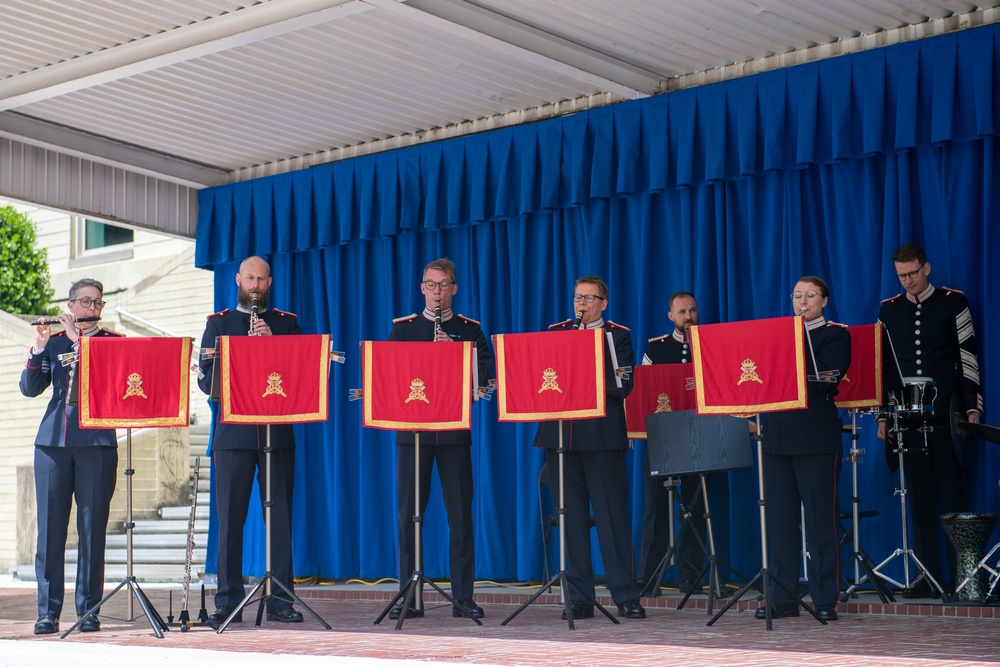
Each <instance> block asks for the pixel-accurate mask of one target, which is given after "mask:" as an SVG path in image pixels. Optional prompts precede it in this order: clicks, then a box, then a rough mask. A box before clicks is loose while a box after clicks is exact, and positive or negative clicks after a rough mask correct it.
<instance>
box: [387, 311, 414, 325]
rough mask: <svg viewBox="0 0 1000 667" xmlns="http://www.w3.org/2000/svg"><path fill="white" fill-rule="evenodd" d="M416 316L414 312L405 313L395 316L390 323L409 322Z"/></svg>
mask: <svg viewBox="0 0 1000 667" xmlns="http://www.w3.org/2000/svg"><path fill="white" fill-rule="evenodd" d="M416 317H417V314H416V313H410V314H409V315H406V316H405V317H397V318H396V319H394V320H393V321H392V323H393V324H399V323H400V322H410V321H412V320H413V319H415V318H416Z"/></svg>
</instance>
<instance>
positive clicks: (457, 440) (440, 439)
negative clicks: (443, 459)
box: [389, 313, 496, 445]
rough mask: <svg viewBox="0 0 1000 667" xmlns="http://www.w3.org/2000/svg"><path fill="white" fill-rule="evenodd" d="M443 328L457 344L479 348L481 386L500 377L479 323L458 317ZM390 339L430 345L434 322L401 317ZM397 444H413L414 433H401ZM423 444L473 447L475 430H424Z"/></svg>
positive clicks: (425, 319)
mask: <svg viewBox="0 0 1000 667" xmlns="http://www.w3.org/2000/svg"><path fill="white" fill-rule="evenodd" d="M441 329H442V330H443V331H444V332H445V333H446V334H448V337H449V338H451V339H452V340H454V341H458V342H463V343H464V342H465V341H468V340H471V341H472V342H473V344H474V345H475V347H476V352H477V355H478V364H477V365H478V368H479V385H480V386H485V385H486V383H487V382H489V381H490V380H492V379H493V378H494V377H496V371H495V368H494V366H495V365H494V363H493V351H492V350H491V349H490V344H489V342H488V341H487V340H486V336H485V335H484V334H483V330H482V329H481V328H480V326H479V322H477V321H476V320H474V319H472V318H469V317H466V316H465V315H459V314H456V315H454V316H453V317H451V318H450V319H448V320H447V321H444V322H442V323H441ZM389 340H396V341H406V342H410V343H419V342H423V341H426V342H428V343H430V342H433V340H434V320H429V319H427V318H426V317H424V316H423V315H418V314H416V313H414V314H412V315H407V316H406V317H399V318H396V319H395V320H393V321H392V331H390V332H389ZM396 444H397V445H412V444H413V431H397V432H396ZM420 444H421V445H425V444H436V445H471V444H472V431H421V432H420Z"/></svg>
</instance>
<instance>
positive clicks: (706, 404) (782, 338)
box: [691, 316, 808, 415]
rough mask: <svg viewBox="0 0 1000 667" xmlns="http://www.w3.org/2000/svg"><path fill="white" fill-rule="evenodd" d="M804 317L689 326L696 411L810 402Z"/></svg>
mask: <svg viewBox="0 0 1000 667" xmlns="http://www.w3.org/2000/svg"><path fill="white" fill-rule="evenodd" d="M803 341H804V329H803V323H802V317H801V316H795V317H776V318H771V319H763V320H749V321H745V322H731V323H727V324H708V325H703V326H694V327H691V350H692V353H693V358H694V382H695V394H696V397H697V409H698V414H716V415H731V414H749V413H755V412H779V411H782V410H796V409H800V408H804V407H806V406H807V401H808V398H807V394H806V361H805V348H804V342H803Z"/></svg>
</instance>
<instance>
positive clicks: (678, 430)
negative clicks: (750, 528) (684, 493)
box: [646, 410, 753, 614]
mask: <svg viewBox="0 0 1000 667" xmlns="http://www.w3.org/2000/svg"><path fill="white" fill-rule="evenodd" d="M646 433H647V436H648V439H647V442H648V445H649V456H650V458H649V460H650V474H651V475H667V476H671V477H674V476H680V475H698V478H699V488H698V490H697V492H696V493H695V497H694V502H695V503H697V502H698V497H699V496H700V497H701V501H702V503H703V506H704V512H705V521H706V533H707V536H708V543H709V547H708V549H706V548H705V544H704V540H702V537H701V535H699V534H698V531H697V529H696V528H695V527H694V526H693V525H692V524H691V523H690V521H689V518H688V517H684V519H683V522H682V524H681V528H680V530H679V532H678V541H679V540H680V538H681V537H682V534H683V532H684V530H685V528H690V529H691V530H692V532H693V534H694V535H695V536H696V537H697V539H698V540H699V544H700V545H701V548H702V550H703V551H704V553H705V556H706V557H707V562H706V564H705V565H704V566H703V567H702V569H701V572H700V573H699V574H698V579H697V580H699V581H700V580H701V578H702V577H703V576H705V574H706V573H708V575H709V579H708V581H709V592H708V613H709V614H711V613H712V612H713V610H714V607H715V599H716V598H721V597H724V596H723V595H722V585H721V578H720V577H719V565H720V563H721V564H722V566H723V567H725V569H727V570H729V571H730V572H732V573H734V574H735V575H737V577H739V579H740V580H743V581H745V580H746V577H744V576H743V575H741V574H740V573H739V572H737V571H736V570H734V569H733V568H732V567H730V565H729V564H728V563H726V562H724V561H722V560H721V559H720V558H719V557H718V554H717V553H716V551H715V533H714V529H713V527H712V513H711V509H710V507H709V500H708V489H707V485H706V483H705V478H706V476H707V475H708V474H710V473H713V472H726V471H730V470H742V469H745V468H752V467H753V457H752V456H751V453H750V448H749V447H747V446H746V445H747V440H748V438H749V429H748V428H747V424H746V421H745V420H744V419H734V418H733V417H730V416H726V415H701V416H699V415H697V414H695V412H694V411H693V410H684V411H680V412H661V413H654V414H651V415H649V416H647V417H646ZM673 549H674V547H673V546H671V547H670V549H668V550H667V553H666V555H664V557H663V559H662V560H661V561H660V565H659V566H658V567H657V577H658V578H662V576H663V572H664V571H666V568H667V566H668V564H669V562H670V557H671V556H672V555H673V554H672V553H671V551H672V550H673ZM692 590H693V589H689V590H687V591H685V594H684V597H683V598H682V599H681V601H680V603H679V604H678V605H677V609H678V610H679V609H683V608H684V605H685V604H687V601H688V599H689V598H690V597H691V594H692Z"/></svg>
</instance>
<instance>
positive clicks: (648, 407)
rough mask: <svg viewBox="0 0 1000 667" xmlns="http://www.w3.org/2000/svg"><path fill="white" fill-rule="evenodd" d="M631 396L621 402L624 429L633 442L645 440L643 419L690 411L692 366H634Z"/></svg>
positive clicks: (691, 407) (694, 402) (693, 398)
mask: <svg viewBox="0 0 1000 667" xmlns="http://www.w3.org/2000/svg"><path fill="white" fill-rule="evenodd" d="M633 372H634V373H635V382H634V384H633V385H632V393H630V394H629V395H628V398H626V399H625V427H626V429H627V430H628V437H629V438H631V439H633V440H645V439H646V417H648V416H649V415H651V414H654V413H658V412H679V411H681V410H694V408H695V407H696V406H697V401H695V395H694V364H653V365H645V366H636V367H635V369H634V371H633Z"/></svg>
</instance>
